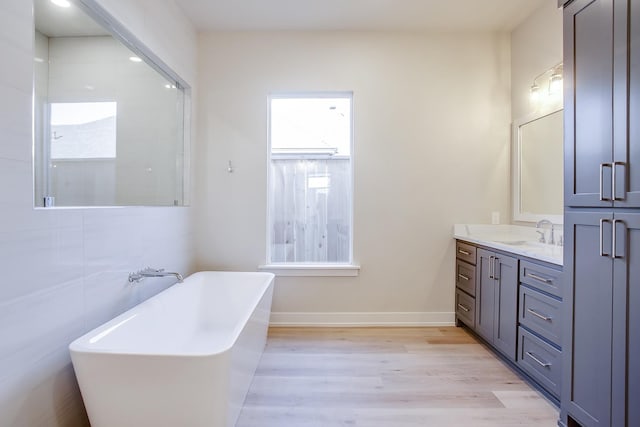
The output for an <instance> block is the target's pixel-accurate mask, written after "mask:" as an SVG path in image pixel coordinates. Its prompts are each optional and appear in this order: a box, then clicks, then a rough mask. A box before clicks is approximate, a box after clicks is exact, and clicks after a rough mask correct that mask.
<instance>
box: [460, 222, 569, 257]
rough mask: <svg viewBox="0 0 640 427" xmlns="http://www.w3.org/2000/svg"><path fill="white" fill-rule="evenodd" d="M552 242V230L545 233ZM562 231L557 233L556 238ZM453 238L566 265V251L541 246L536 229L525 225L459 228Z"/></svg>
mask: <svg viewBox="0 0 640 427" xmlns="http://www.w3.org/2000/svg"><path fill="white" fill-rule="evenodd" d="M545 231H546V234H547V238H549V230H548V229H547V230H545ZM561 235H562V229H560V230H556V237H557V238H558V237H559V236H561ZM453 237H454V238H456V239H460V240H465V241H467V242H471V243H476V244H478V245H482V246H487V247H490V248H494V249H499V250H501V251H505V252H511V253H514V254H517V255H522V256H526V257H529V258H534V259H537V260H540V261H545V262H549V263H552V264H556V265H559V266H562V265H563V262H562V260H563V255H562V253H563V249H564V248H563V247H562V246H557V245H551V244H548V243H540V242H539V241H538V240H539V237H540V236H539V235H538V234H537V233H536V228H534V227H524V226H521V225H506V224H505V225H489V224H456V225H454V229H453Z"/></svg>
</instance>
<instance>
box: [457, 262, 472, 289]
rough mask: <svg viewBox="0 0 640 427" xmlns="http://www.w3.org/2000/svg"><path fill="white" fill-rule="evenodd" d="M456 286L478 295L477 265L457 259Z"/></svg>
mask: <svg viewBox="0 0 640 427" xmlns="http://www.w3.org/2000/svg"><path fill="white" fill-rule="evenodd" d="M456 286H457V287H458V288H460V289H462V290H463V291H465V292H466V293H468V294H469V295H471V296H475V295H476V267H475V266H474V265H471V264H467V263H466V262H464V261H461V260H459V259H457V260H456Z"/></svg>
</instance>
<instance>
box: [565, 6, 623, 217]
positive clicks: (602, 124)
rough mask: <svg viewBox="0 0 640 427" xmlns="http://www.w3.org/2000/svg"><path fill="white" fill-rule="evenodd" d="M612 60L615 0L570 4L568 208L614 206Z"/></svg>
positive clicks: (567, 46) (567, 24)
mask: <svg viewBox="0 0 640 427" xmlns="http://www.w3.org/2000/svg"><path fill="white" fill-rule="evenodd" d="M613 55H614V50H613V0H575V1H574V2H572V3H570V4H569V5H568V6H567V7H566V8H565V9H564V80H565V87H566V91H565V103H564V106H565V110H564V119H565V123H564V129H565V145H564V147H565V164H564V169H565V198H564V200H565V205H566V206H576V207H580V206H596V207H607V206H611V205H612V202H611V199H612V194H611V192H612V185H611V178H612V170H611V169H612V168H611V162H612V159H613V109H612V104H613V83H612V82H613ZM601 199H605V200H601Z"/></svg>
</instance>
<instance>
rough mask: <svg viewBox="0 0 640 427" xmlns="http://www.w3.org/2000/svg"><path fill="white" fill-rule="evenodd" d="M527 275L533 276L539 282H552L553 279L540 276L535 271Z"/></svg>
mask: <svg viewBox="0 0 640 427" xmlns="http://www.w3.org/2000/svg"><path fill="white" fill-rule="evenodd" d="M527 276H529V277H531V278H532V279H535V280H537V281H538V282H542V283H552V282H553V280H551V279H547V278H545V277H541V276H538V275H537V274H533V273H527Z"/></svg>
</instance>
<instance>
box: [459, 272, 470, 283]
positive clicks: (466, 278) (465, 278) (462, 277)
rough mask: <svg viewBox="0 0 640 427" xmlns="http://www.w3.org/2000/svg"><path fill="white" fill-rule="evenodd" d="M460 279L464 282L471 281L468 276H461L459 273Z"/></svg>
mask: <svg viewBox="0 0 640 427" xmlns="http://www.w3.org/2000/svg"><path fill="white" fill-rule="evenodd" d="M458 277H459V278H460V279H462V280H466V281H467V282H468V281H469V278H468V277H467V276H465V275H464V274H460V273H458Z"/></svg>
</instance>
